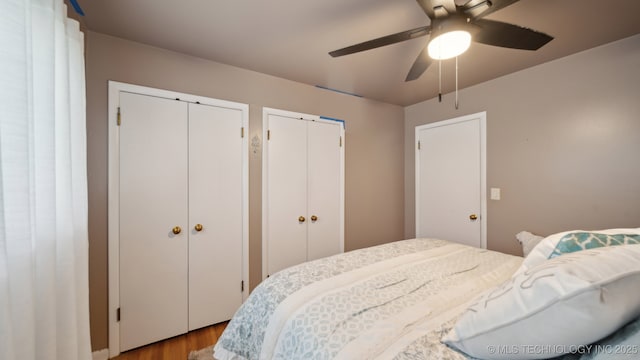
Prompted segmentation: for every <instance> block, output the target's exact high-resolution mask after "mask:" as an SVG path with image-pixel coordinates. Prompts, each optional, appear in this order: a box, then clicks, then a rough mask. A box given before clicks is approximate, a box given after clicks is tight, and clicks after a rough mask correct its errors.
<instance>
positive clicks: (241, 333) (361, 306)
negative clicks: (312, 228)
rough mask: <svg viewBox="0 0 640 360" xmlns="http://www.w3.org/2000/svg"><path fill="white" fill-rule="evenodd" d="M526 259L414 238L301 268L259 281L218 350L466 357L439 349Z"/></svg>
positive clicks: (247, 355)
mask: <svg viewBox="0 0 640 360" xmlns="http://www.w3.org/2000/svg"><path fill="white" fill-rule="evenodd" d="M521 262H522V258H520V257H516V256H510V255H505V254H501V253H497V252H493V251H487V250H483V249H478V248H473V247H468V246H464V245H460V244H456V243H451V242H447V241H443V240H434V239H412V240H404V241H399V242H394V243H390V244H385V245H381V246H376V247H372V248H367V249H361V250H356V251H352V252H348V253H345V254H340V255H337V256H332V257H328V258H325V259H320V260H316V261H312V262H309V263H305V264H301V265H298V266H294V267H291V268H289V269H286V270H283V271H281V272H279V273H277V274H274V275H273V276H271V277H270V278H269V279H267V280H265V281H264V282H263V283H262V284H260V285H259V286H258V287H257V288H256V289H255V290H254V291H253V293H252V294H251V296H250V297H249V299H248V300H247V301H246V302H245V303H244V304H243V306H242V307H241V308H240V309H239V310H238V312H237V313H236V314H235V316H234V317H233V319H232V320H231V322H230V323H229V325H228V326H227V329H226V330H225V332H224V333H223V334H222V336H221V337H220V339H219V341H218V343H217V345H216V347H215V354H214V356H215V358H217V359H219V360H230V359H464V358H466V357H465V356H464V355H463V354H461V353H458V352H456V351H454V350H451V349H449V348H448V347H446V345H443V344H441V343H440V337H441V335H442V333H443V332H445V331H448V329H450V328H451V326H452V325H453V323H454V321H455V319H457V317H458V316H459V314H460V313H461V312H462V311H463V310H464V309H465V308H466V304H467V303H468V302H469V301H470V300H472V299H473V298H474V297H475V295H477V294H479V293H480V292H482V291H483V290H485V289H487V288H489V287H491V286H494V285H497V284H499V283H501V282H502V281H504V280H506V279H508V278H509V277H510V276H511V275H512V274H513V272H514V271H515V270H516V269H517V268H518V266H519V265H520V263H521Z"/></svg>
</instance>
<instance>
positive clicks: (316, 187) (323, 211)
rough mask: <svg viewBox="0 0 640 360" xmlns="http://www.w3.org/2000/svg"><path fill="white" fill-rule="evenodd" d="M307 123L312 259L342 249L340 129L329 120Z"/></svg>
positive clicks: (309, 235) (309, 252) (310, 254)
mask: <svg viewBox="0 0 640 360" xmlns="http://www.w3.org/2000/svg"><path fill="white" fill-rule="evenodd" d="M308 126H309V129H308V137H307V138H308V151H309V153H308V164H309V165H308V176H309V178H308V179H309V180H308V199H309V203H308V214H309V220H310V221H309V225H308V226H309V232H308V257H307V260H315V259H318V258H321V257H325V256H330V255H334V254H338V253H339V252H340V251H341V242H342V239H341V236H340V229H341V223H340V216H341V213H340V201H341V197H340V184H341V183H340V179H341V173H342V169H341V157H340V154H341V152H340V150H341V149H340V145H341V144H340V134H341V131H340V126H339V125H336V124H331V123H324V122H308ZM313 216H316V217H317V220H315V221H314V220H313V218H312V217H313Z"/></svg>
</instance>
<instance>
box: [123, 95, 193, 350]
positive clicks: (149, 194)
mask: <svg viewBox="0 0 640 360" xmlns="http://www.w3.org/2000/svg"><path fill="white" fill-rule="evenodd" d="M120 108H121V112H122V114H123V115H122V124H121V126H120V149H119V150H120V156H119V163H120V178H119V185H120V193H119V197H120V207H119V213H120V216H119V217H120V219H119V221H120V311H121V321H120V349H121V350H122V351H124V350H128V349H132V348H135V347H138V346H141V345H145V344H149V343H152V342H155V341H158V340H161V339H166V338H168V337H172V336H175V335H178V334H182V333H185V332H186V331H187V319H188V316H187V315H188V314H187V276H188V272H187V268H188V267H187V261H188V260H187V258H188V253H187V249H188V245H187V241H188V236H189V234H188V228H187V226H188V223H187V148H188V147H187V104H186V103H184V102H181V101H175V100H167V99H162V98H158V97H152V96H145V95H138V94H132V93H126V92H121V93H120ZM174 227H180V228H181V231H180V232H179V233H178V234H174V233H173V229H174ZM176 232H177V229H176Z"/></svg>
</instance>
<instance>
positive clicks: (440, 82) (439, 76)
mask: <svg viewBox="0 0 640 360" xmlns="http://www.w3.org/2000/svg"><path fill="white" fill-rule="evenodd" d="M438 102H442V59H440V60H438Z"/></svg>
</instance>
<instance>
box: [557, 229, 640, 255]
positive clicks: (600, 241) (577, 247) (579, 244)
mask: <svg viewBox="0 0 640 360" xmlns="http://www.w3.org/2000/svg"><path fill="white" fill-rule="evenodd" d="M630 244H631V245H633V244H640V235H639V234H614V235H608V234H599V233H594V232H572V233H569V234H566V235H565V236H563V237H562V238H561V239H560V241H558V244H557V245H556V247H555V249H553V251H552V252H551V254H550V255H549V259H553V258H554V257H557V256H560V255H562V254H568V253H572V252H576V251H581V250H587V249H593V248H599V247H606V246H617V245H630Z"/></svg>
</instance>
